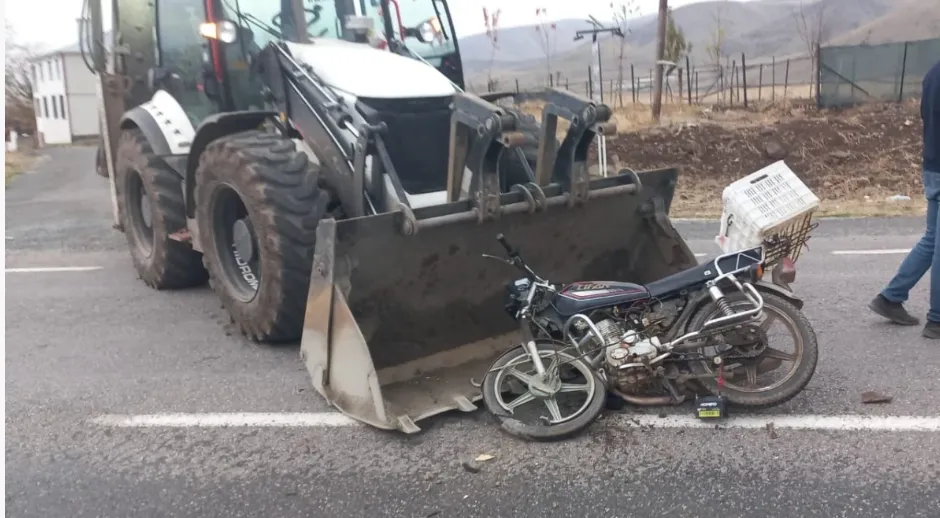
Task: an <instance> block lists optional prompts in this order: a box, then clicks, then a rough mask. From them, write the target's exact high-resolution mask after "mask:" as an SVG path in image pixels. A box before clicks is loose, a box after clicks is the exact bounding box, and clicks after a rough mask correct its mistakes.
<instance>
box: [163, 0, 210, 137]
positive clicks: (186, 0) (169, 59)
mask: <svg viewBox="0 0 940 518" xmlns="http://www.w3.org/2000/svg"><path fill="white" fill-rule="evenodd" d="M212 3H213V0H159V1H158V2H157V6H156V10H157V26H156V37H157V49H158V54H159V56H158V61H157V62H158V67H159V68H158V70H157V72H156V76H157V77H155V84H154V87H155V89H161V90H165V91H166V92H168V93H169V94H170V95H172V96H173V98H175V99H176V101H177V102H178V103H179V104H180V106H182V107H183V111H185V112H186V115H187V117H188V118H189V120H190V122H191V123H192V125H193V126H194V127H195V126H198V125H199V123H200V122H201V121H202V120H203V119H205V118H206V117H208V116H210V115H212V114H214V113H218V112H220V111H221V110H222V109H223V107H224V106H225V96H224V95H223V89H222V80H223V77H222V74H221V67H219V66H218V59H219V48H218V42H217V41H215V40H209V39H206V38H205V37H203V36H202V35H201V34H200V26H201V25H202V24H203V23H205V22H206V21H207V20H208V19H209V18H210V15H211V14H212V13H211V9H212V8H213V5H212Z"/></svg>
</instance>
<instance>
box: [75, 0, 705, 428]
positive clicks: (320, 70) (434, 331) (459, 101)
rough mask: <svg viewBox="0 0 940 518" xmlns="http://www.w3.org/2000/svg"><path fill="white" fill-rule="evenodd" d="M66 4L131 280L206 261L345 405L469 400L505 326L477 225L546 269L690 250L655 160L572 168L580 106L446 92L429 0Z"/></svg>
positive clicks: (381, 408) (562, 270)
mask: <svg viewBox="0 0 940 518" xmlns="http://www.w3.org/2000/svg"><path fill="white" fill-rule="evenodd" d="M85 1H86V5H85V14H84V16H85V23H83V24H82V25H81V27H82V30H81V33H82V34H81V37H82V38H83V40H82V41H83V48H86V49H88V53H89V54H91V59H90V63H91V66H92V67H93V68H94V70H95V72H96V73H97V74H98V76H99V78H100V85H101V102H102V105H101V108H102V109H101V110H100V112H101V114H102V127H103V130H104V133H103V139H102V140H103V147H104V162H105V164H106V169H107V171H106V175H107V177H108V178H109V185H110V188H111V194H112V202H113V203H112V204H113V209H114V210H113V212H114V226H115V228H117V229H119V230H121V231H123V232H124V234H125V235H126V238H127V242H128V245H129V248H130V255H131V259H132V261H133V264H134V267H135V268H136V271H137V274H138V276H139V277H140V278H141V279H142V280H143V281H144V282H145V283H147V284H148V285H150V286H151V287H153V288H155V289H183V288H189V287H193V286H197V285H200V284H203V283H204V282H205V281H207V280H208V282H209V284H210V285H211V287H212V289H213V290H214V291H215V293H216V294H217V295H218V297H219V299H220V300H221V303H222V305H223V307H224V308H225V309H226V311H227V312H228V314H229V315H230V316H231V319H232V321H233V322H234V323H235V325H237V326H238V328H239V329H241V331H242V332H243V333H244V334H245V335H246V336H247V337H249V338H250V339H252V340H255V341H258V342H283V341H286V342H296V341H297V340H298V339H299V340H300V341H301V346H300V351H301V357H302V359H303V361H304V363H305V365H306V367H307V369H308V370H309V372H310V375H311V378H312V382H313V385H314V386H315V388H316V390H317V391H318V392H319V393H320V394H321V395H322V396H323V397H325V398H326V399H327V400H328V401H329V402H330V403H331V404H332V405H334V406H335V407H336V408H338V409H339V410H340V411H342V412H344V413H346V414H348V415H350V416H352V417H354V418H356V419H358V420H360V421H363V422H366V423H369V424H371V425H374V426H376V427H380V428H385V429H399V430H402V431H404V432H408V433H412V432H415V431H417V430H418V427H417V425H416V424H415V422H416V421H418V420H420V419H423V418H426V417H428V416H431V415H435V414H438V413H441V412H444V411H448V410H453V409H459V410H463V411H471V410H474V409H475V406H474V404H473V402H474V401H477V400H479V398H480V391H479V388H477V387H474V386H473V385H472V384H471V382H470V380H471V378H473V377H480V376H481V375H482V373H483V371H482V369H483V368H484V367H485V365H487V364H488V362H490V361H491V360H492V359H493V358H494V357H495V355H496V354H498V353H499V352H500V351H502V350H504V349H505V348H506V347H508V346H509V345H510V344H511V343H512V341H513V340H514V332H515V330H514V328H513V326H512V322H511V321H508V320H507V319H504V318H503V317H502V314H501V311H502V303H501V293H502V292H501V285H502V282H503V281H504V280H507V279H506V276H507V275H508V272H506V271H505V270H503V269H501V268H499V267H498V266H497V267H494V266H493V265H492V264H489V263H488V262H487V261H485V260H484V259H483V258H482V257H481V254H483V253H486V252H491V253H492V250H490V249H491V248H492V246H493V243H494V242H495V241H494V236H496V235H497V234H505V235H507V236H509V237H510V238H511V239H513V240H514V241H515V242H517V243H519V245H520V246H522V247H524V248H525V250H526V252H527V254H528V256H529V260H530V262H532V263H533V264H537V265H538V267H539V269H540V270H541V271H543V272H546V275H549V276H551V277H552V278H555V279H559V280H575V279H581V278H602V279H603V278H606V279H611V280H620V279H623V280H631V281H633V282H648V281H651V280H654V279H657V278H661V277H664V276H666V275H667V274H670V273H673V272H676V271H679V270H681V269H684V268H686V267H688V266H690V265H694V264H695V263H696V262H695V259H694V257H693V254H692V253H691V251H690V250H689V248H688V246H687V245H686V244H685V242H684V241H683V240H682V238H681V237H680V236H679V235H678V233H677V232H676V231H675V229H674V228H673V226H672V224H671V223H670V221H669V219H668V217H667V213H668V209H669V206H670V202H671V200H672V195H673V192H674V189H675V185H676V180H677V174H678V173H677V171H676V170H675V169H664V170H656V171H645V172H640V173H636V172H633V171H630V170H623V171H621V173H620V174H617V175H614V176H610V177H602V178H591V177H589V174H588V167H587V153H588V149H589V147H590V145H591V143H592V142H593V141H594V139H595V137H596V135H598V134H605V133H609V132H611V131H612V130H613V128H614V127H615V126H614V124H613V123H612V122H611V110H610V108H609V107H607V106H605V105H603V104H597V103H594V102H592V101H590V100H588V99H584V98H581V97H579V96H577V95H573V94H571V93H569V92H566V91H563V90H558V89H548V90H545V91H543V92H541V93H539V94H538V97H539V98H541V99H542V100H543V101H544V103H545V108H544V110H543V112H542V114H541V120H539V119H536V118H535V117H532V116H530V115H526V114H525V113H523V112H522V111H520V110H519V109H516V108H513V107H510V106H506V101H507V99H508V98H510V97H511V95H510V94H506V93H494V94H488V95H486V96H476V95H473V94H471V93H468V92H466V91H465V88H464V78H463V69H462V64H461V56H460V47H459V42H458V39H457V35H456V33H455V30H454V23H453V20H452V19H451V11H450V8H449V6H448V2H447V1H446V0H407V1H406V0H335V1H334V0H328V1H327V0H324V1H310V0H151V1H148V2H144V1H142V0H85ZM102 1H111V2H112V3H111V12H112V18H113V23H112V25H113V30H112V31H111V34H113V37H114V41H113V42H112V48H113V49H114V50H113V52H112V54H111V55H110V57H106V56H105V55H104V52H103V49H104V48H105V47H106V46H105V45H103V42H102V34H103V29H102V27H103V21H102V5H101V4H100V3H99V2H102ZM508 100H509V101H511V100H512V99H508ZM559 118H561V119H564V120H567V121H568V128H567V131H566V132H565V133H564V135H563V137H561V138H560V139H559V138H556V133H557V130H558V127H559Z"/></svg>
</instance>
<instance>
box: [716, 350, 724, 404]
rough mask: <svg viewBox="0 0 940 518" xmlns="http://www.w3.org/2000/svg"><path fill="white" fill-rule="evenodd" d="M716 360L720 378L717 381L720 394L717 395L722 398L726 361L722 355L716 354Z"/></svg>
mask: <svg viewBox="0 0 940 518" xmlns="http://www.w3.org/2000/svg"><path fill="white" fill-rule="evenodd" d="M714 362H715V366H716V367H717V370H718V379H717V382H718V394H717V396H718V397H719V398H720V397H721V389H723V388H724V386H725V365H724V363H725V362H724V361H722V359H721V356H715V360H714Z"/></svg>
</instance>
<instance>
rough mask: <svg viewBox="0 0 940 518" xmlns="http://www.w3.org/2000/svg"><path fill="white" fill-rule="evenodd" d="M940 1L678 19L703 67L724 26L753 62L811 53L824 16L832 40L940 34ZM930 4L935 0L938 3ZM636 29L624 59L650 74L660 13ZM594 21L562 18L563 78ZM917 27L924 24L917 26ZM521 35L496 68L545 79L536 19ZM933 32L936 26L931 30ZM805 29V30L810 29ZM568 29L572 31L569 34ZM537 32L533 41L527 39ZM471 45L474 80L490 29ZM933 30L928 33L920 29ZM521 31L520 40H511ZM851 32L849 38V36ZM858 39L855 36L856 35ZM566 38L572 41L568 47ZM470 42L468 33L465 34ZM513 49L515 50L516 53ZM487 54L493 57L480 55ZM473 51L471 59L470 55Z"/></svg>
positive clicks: (719, 3)
mask: <svg viewBox="0 0 940 518" xmlns="http://www.w3.org/2000/svg"><path fill="white" fill-rule="evenodd" d="M937 1H938V0H752V1H749V2H739V1H730V0H709V1H704V2H699V3H694V4H687V5H684V6H682V7H678V8H675V9H674V10H673V18H674V20H675V22H676V24H677V25H678V26H679V27H680V28H681V29H682V31H683V33H684V34H685V38H686V40H687V41H689V42H690V43H692V45H693V49H692V53H691V55H690V59H691V61H692V62H693V64H698V65H699V66H701V65H705V64H707V63H710V62H711V61H712V60H711V58H709V57H708V56H709V52H708V47H709V45H710V44H711V43H713V40H714V35H715V34H716V33H717V31H718V28H719V27H721V28H722V29H723V31H724V34H725V38H724V43H723V45H722V47H723V48H722V51H723V52H722V54H724V55H726V56H732V57H734V56H740V55H741V53H742V52H743V53H745V54H746V56H747V58H748V63H757V62H760V61H768V62H769V61H770V59H771V57H776V58H778V59H779V58H784V57H791V56H799V55H806V54H808V53H809V52H808V51H809V49H808V45H807V43H806V42H805V41H804V38H803V37H801V31H800V27H801V26H804V27H805V26H813V25H814V24H816V23H817V22H819V21H820V20H821V21H822V24H821V25H822V26H823V31H822V33H823V36H824V38H823V39H824V40H826V41H831V42H833V43H836V42H841V41H843V40H845V41H850V40H851V42H852V43H855V42H856V41H855V40H860V39H862V38H863V37H866V36H867V37H869V38H870V39H871V38H876V39H878V40H879V41H903V40H905V39H913V38H915V37H917V36H914V34H915V33H916V34H926V35H927V36H928V37H929V36H940V31H938V30H937V24H938V21H940V9H937V8H936V2H937ZM930 4H933V5H932V6H931V5H930ZM629 25H630V34H629V36H628V37H627V38H626V39H625V41H624V42H623V45H624V56H625V57H624V62H625V63H629V64H633V65H635V66H636V67H637V74H641V73H642V75H643V76H645V75H646V73H647V70H648V69H649V68H650V67H652V66H653V62H654V59H653V58H654V56H655V42H656V32H657V20H656V16H655V15H648V16H644V17H641V18H637V19H633V20H630V21H629ZM587 27H589V25H588V24H587V23H585V22H583V21H580V20H564V21H563V22H559V25H558V32H559V38H558V41H559V45H558V49H557V51H556V52H555V53H554V55H553V59H552V69H553V70H555V71H556V72H558V73H560V75H561V76H562V77H568V78H571V80H573V81H574V80H577V81H584V78H585V77H586V76H587V66H588V64H590V63H591V61H592V59H591V44H590V43H589V42H574V41H571V40H572V39H573V34H574V31H575V30H577V29H582V28H587ZM911 27H916V28H917V29H916V31H912V30H910V29H909V28H911ZM504 31H507V32H509V31H512V34H513V36H504V32H503V31H501V32H500V37H501V38H503V41H504V44H503V45H502V48H501V49H500V52H499V53H498V54H497V59H496V60H495V63H494V65H493V75H494V76H496V77H500V78H503V79H510V78H515V79H519V81H520V82H524V83H526V84H528V83H530V82H543V80H542V77H544V76H545V74H546V73H545V71H544V70H545V65H544V59H545V56H544V53H543V52H542V49H541V47H540V46H539V44H538V40H537V39H536V38H535V35H536V34H537V33H536V31H535V28H534V26H529V27H517V28H513V29H504ZM931 31H932V32H931ZM804 32H805V31H804ZM563 33H567V34H568V35H569V37H567V38H565V37H564V36H562V34H563ZM527 36H528V37H530V38H531V39H530V41H531V43H529V44H526V43H524V42H523V40H525V39H526V37H527ZM477 37H478V38H480V39H479V40H477V42H475V43H474V44H472V45H471V47H470V49H471V52H470V53H467V50H466V47H461V50H462V51H463V52H464V56H465V62H469V65H466V66H465V68H466V72H467V76H468V78H470V80H471V81H472V82H478V81H480V79H481V78H483V77H485V75H486V70H487V69H488V65H489V52H490V48H489V42H488V40H487V39H486V36H484V35H478V36H472V37H470V38H468V39H472V38H477ZM919 37H925V36H919ZM509 38H513V39H509ZM846 38H848V39H847V40H846ZM852 38H854V40H852ZM562 40H566V41H567V42H568V47H567V48H564V47H563V45H562V44H561V42H562ZM461 45H464V39H461ZM620 46H621V42H620V40H619V39H617V38H604V39H603V40H602V41H601V56H602V60H603V64H604V69H605V72H606V71H608V70H609V71H610V72H608V73H609V74H611V75H612V74H614V73H615V72H614V71H615V70H616V69H617V63H618V62H619V59H618V57H619V55H620ZM506 49H512V51H511V52H509V51H508V50H506ZM484 52H485V54H484ZM481 54H482V55H483V56H485V57H482V58H480V56H481ZM468 58H469V59H468Z"/></svg>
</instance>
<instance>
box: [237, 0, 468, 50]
mask: <svg viewBox="0 0 940 518" xmlns="http://www.w3.org/2000/svg"><path fill="white" fill-rule="evenodd" d="M294 1H295V0H222V4H223V8H224V10H225V17H226V18H228V19H230V20H232V21H234V22H236V23H237V24H238V25H239V27H240V28H241V29H242V30H243V31H245V32H247V33H248V34H245V35H246V36H250V39H248V41H247V42H245V43H247V45H248V47H251V48H249V49H246V50H247V51H249V52H250V51H251V50H252V48H253V49H258V50H260V49H261V48H264V46H265V45H267V44H268V43H270V42H272V41H276V40H284V39H291V38H289V37H288V36H287V35H289V34H292V33H293V32H294V30H293V25H294V24H293V17H292V15H291V13H292V12H293V9H292V5H293V2H294ZM300 1H301V2H302V5H303V12H304V16H305V18H306V19H305V20H304V21H303V25H304V27H305V29H306V31H307V35H308V36H309V37H310V38H337V39H339V38H343V25H342V24H343V20H345V19H346V17H347V16H350V15H362V16H368V17H370V18H372V22H373V27H374V28H375V33H376V35H377V36H378V37H380V38H381V39H385V35H384V33H385V22H384V19H383V17H382V1H381V0H300ZM356 4H358V5H356ZM388 5H389V9H390V10H391V13H390V14H391V17H392V26H393V32H394V34H393V35H392V37H393V38H394V39H396V40H398V41H402V42H404V43H405V46H406V47H408V48H409V49H410V50H411V51H412V52H414V53H415V54H417V55H419V56H421V57H422V58H424V59H426V60H429V61H430V60H434V59H435V58H439V57H441V56H445V55H447V54H451V53H453V52H454V51H455V49H456V46H455V45H454V35H453V34H450V29H449V28H450V26H451V25H450V19H449V18H448V17H447V10H446V8H445V7H444V2H443V1H442V0H391V1H390V2H389V4H388ZM396 6H398V7H400V9H398V8H396ZM356 11H358V12H356ZM399 11H400V12H399ZM419 34H420V35H421V37H419V36H418V35H419ZM422 39H423V40H424V41H422Z"/></svg>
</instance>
